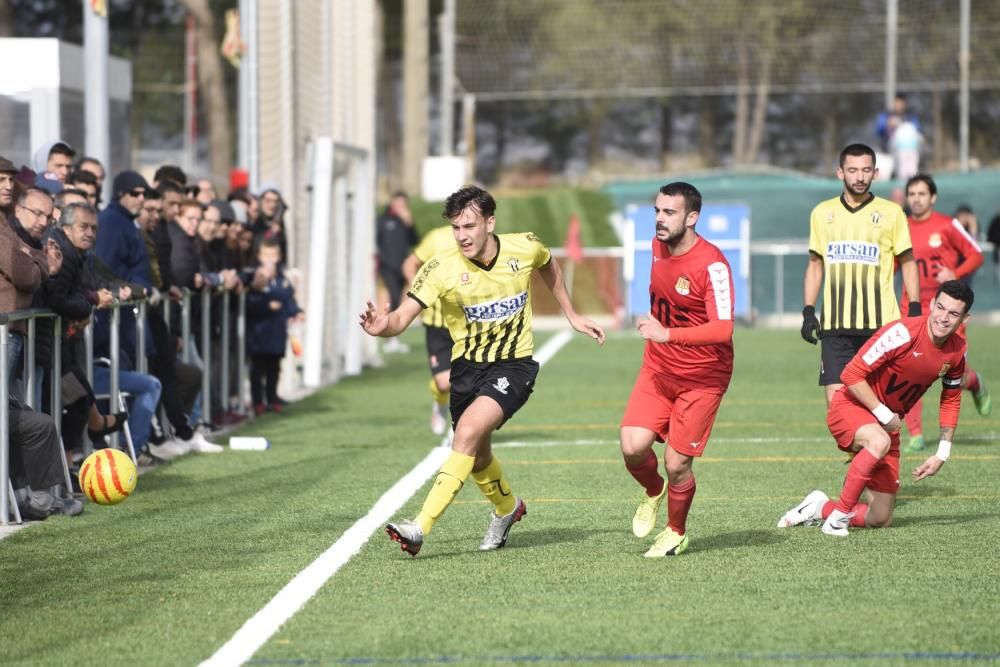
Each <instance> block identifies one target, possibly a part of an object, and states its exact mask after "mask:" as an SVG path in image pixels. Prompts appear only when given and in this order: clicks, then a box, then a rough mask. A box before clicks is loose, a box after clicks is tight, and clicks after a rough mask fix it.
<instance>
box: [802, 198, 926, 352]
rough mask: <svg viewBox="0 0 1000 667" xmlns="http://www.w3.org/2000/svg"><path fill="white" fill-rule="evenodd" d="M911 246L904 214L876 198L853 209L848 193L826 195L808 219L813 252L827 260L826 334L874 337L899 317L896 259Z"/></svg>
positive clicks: (822, 320)
mask: <svg viewBox="0 0 1000 667" xmlns="http://www.w3.org/2000/svg"><path fill="white" fill-rule="evenodd" d="M910 249H911V244H910V231H909V227H908V226H907V224H906V214H905V213H903V209H901V208H900V207H899V205H898V204H896V203H894V202H891V201H889V200H888V199H882V198H881V197H875V196H872V197H871V198H870V199H869V200H868V201H867V202H865V203H864V204H861V205H860V206H859V207H857V208H851V207H850V206H849V205H848V204H847V200H845V199H844V196H843V195H841V196H840V197H835V198H833V199H828V200H827V201H824V202H821V203H820V204H819V205H818V206H816V208H814V209H813V211H812V215H811V216H810V217H809V252H811V253H813V254H814V255H817V256H818V257H820V258H821V259H822V260H823V264H824V273H825V274H826V276H825V280H824V281H823V316H822V317H821V318H820V321H821V322H822V325H823V331H824V332H830V333H835V334H843V335H870V334H872V333H874V332H875V331H876V330H877V329H879V328H881V326H882V325H883V324H886V323H888V322H892V321H893V320H898V319H899V304H898V299H897V298H896V293H895V290H894V289H893V282H892V277H893V266H894V262H895V260H896V257H897V256H899V255H901V254H902V253H904V252H906V251H907V250H910Z"/></svg>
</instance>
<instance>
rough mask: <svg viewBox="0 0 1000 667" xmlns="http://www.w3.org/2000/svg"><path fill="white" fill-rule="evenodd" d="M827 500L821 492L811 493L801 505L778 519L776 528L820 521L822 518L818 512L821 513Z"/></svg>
mask: <svg viewBox="0 0 1000 667" xmlns="http://www.w3.org/2000/svg"><path fill="white" fill-rule="evenodd" d="M828 500H830V499H829V498H827V497H826V494H825V493H823V492H822V491H813V492H812V493H810V494H809V495H808V496H806V497H805V499H804V500H803V501H802V502H801V503H799V504H798V505H796V506H795V507H793V508H792V509H790V510H788V511H787V512H785V515H784V516H783V517H781V518H780V519H778V528H791V527H792V526H801V525H802V524H807V525H808V524H810V523H812V522H816V521H820V520H822V519H823V517H822V515H821V514H820V512H822V511H823V505H825V504H826V503H827V501H828Z"/></svg>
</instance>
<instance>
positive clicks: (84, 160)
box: [76, 155, 104, 173]
mask: <svg viewBox="0 0 1000 667" xmlns="http://www.w3.org/2000/svg"><path fill="white" fill-rule="evenodd" d="M85 164H96V165H97V166H98V167H100V168H101V171H102V172H103V171H104V165H103V164H101V161H100V160H98V159H97V158H96V157H91V156H89V155H84V156H83V157H82V158H80V159H79V160H77V162H76V170H77V171H84V170H83V165H85ZM88 173H90V172H88Z"/></svg>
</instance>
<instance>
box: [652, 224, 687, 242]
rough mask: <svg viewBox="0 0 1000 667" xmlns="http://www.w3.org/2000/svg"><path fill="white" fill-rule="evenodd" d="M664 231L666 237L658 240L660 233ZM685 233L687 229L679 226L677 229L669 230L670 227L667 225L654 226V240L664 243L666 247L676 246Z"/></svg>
mask: <svg viewBox="0 0 1000 667" xmlns="http://www.w3.org/2000/svg"><path fill="white" fill-rule="evenodd" d="M664 230H665V231H666V232H667V237H666V238H660V232H662V231H664ZM685 231H687V227H685V226H684V225H681V226H680V227H678V228H677V229H670V227H669V226H668V225H661V224H659V223H657V225H656V239H657V240H658V241H662V242H663V243H666V244H667V245H671V246H673V245H677V242H678V241H680V240H681V239H682V238H683V237H684V232H685Z"/></svg>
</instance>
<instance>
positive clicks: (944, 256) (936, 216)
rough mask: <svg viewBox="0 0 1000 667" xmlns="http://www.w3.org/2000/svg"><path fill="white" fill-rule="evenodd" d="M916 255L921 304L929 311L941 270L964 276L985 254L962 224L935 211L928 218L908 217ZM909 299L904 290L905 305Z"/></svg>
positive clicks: (957, 276) (974, 268) (972, 269)
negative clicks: (916, 218) (944, 269)
mask: <svg viewBox="0 0 1000 667" xmlns="http://www.w3.org/2000/svg"><path fill="white" fill-rule="evenodd" d="M907 222H909V225H910V241H911V242H912V243H913V258H914V259H915V260H916V262H917V272H918V273H919V275H920V305H921V306H923V309H924V312H925V313H926V312H929V308H930V303H931V299H933V298H934V295H935V294H937V290H938V287H939V286H940V283H939V282H938V279H937V277H938V273H940V272H941V269H942V268H947V269H950V270H951V271H952V272H954V274H955V277H956V278H964V277H966V276H967V275H969V274H971V273H972V272H973V271H975V270H976V269H978V268H979V267H980V266H981V265H982V263H983V253H982V251H981V250H980V249H979V246H978V245H976V241H975V240H974V239H973V238H972V237H971V236H970V235H969V232H967V231H965V228H964V227H962V225H961V223H959V221H958V220H955V219H954V218H952V217H951V216H947V215H945V214H944V213H938V212H937V211H934V212H933V213H931V217H929V218H928V219H927V220H914V219H913V218H907ZM907 301H908V299H907V297H906V290H903V304H904V306H905V304H906V302H907Z"/></svg>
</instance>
